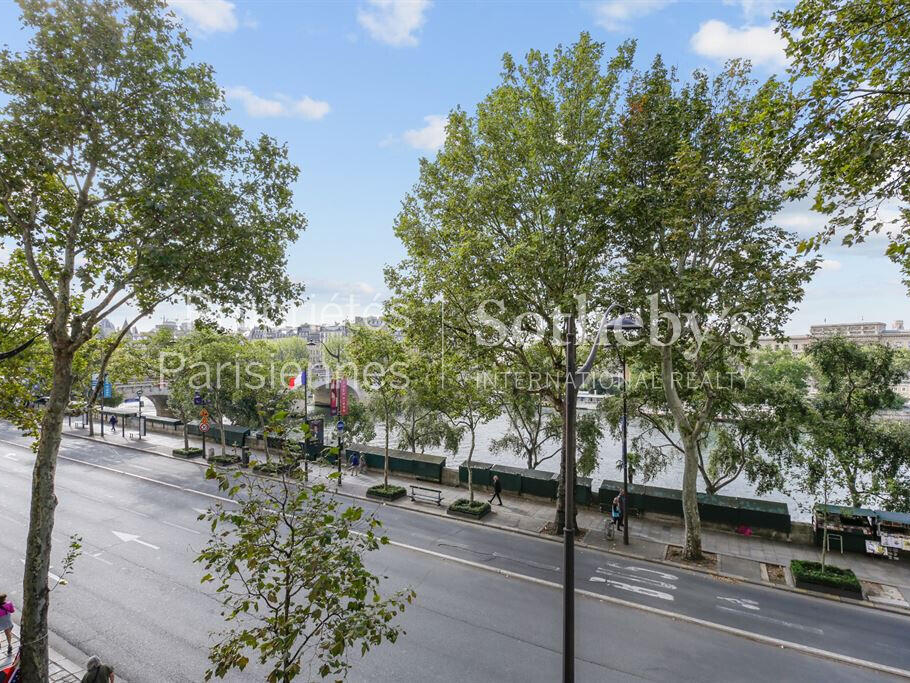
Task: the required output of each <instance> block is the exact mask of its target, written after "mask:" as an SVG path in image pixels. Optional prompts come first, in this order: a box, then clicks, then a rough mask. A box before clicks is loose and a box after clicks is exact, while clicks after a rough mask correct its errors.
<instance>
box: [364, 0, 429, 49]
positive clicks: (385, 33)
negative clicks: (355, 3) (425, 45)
mask: <svg viewBox="0 0 910 683" xmlns="http://www.w3.org/2000/svg"><path fill="white" fill-rule="evenodd" d="M368 5H369V6H368V7H362V8H360V9H359V10H357V21H358V22H359V23H360V25H361V26H363V27H364V28H365V29H366V30H367V31H368V32H369V34H370V35H371V36H373V38H375V39H376V40H378V41H380V42H382V43H386V44H388V45H394V46H395V47H403V46H414V45H417V36H415V35H414V34H415V33H416V32H417V31H418V30H419V29H420V27H421V26H423V24H424V22H425V21H426V16H425V14H426V11H427V9H428V8H429V7H430V2H429V0H368Z"/></svg>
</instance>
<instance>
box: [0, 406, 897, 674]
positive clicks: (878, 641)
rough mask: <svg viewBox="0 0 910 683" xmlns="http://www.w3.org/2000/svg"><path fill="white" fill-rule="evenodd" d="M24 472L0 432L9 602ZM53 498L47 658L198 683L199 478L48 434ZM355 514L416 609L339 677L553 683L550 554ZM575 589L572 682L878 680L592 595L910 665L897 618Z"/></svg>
mask: <svg viewBox="0 0 910 683" xmlns="http://www.w3.org/2000/svg"><path fill="white" fill-rule="evenodd" d="M31 465H32V455H31V453H30V451H29V449H28V447H27V440H25V439H22V438H21V437H20V436H19V434H18V433H17V432H15V430H12V429H10V428H8V426H6V425H2V424H0V477H2V484H0V491H2V495H0V576H2V577H3V582H2V583H3V584H4V585H3V586H0V589H3V590H7V591H8V592H10V593H12V594H13V595H17V594H18V593H19V586H20V585H21V573H22V561H21V558H22V557H23V552H24V546H25V536H26V528H27V522H28V496H29V485H30V477H31ZM57 495H58V501H59V505H58V511H57V524H56V529H55V539H54V544H55V545H54V548H55V553H54V564H55V566H56V567H57V568H58V569H59V561H60V559H61V558H62V555H63V554H64V552H65V548H66V544H67V538H68V536H69V535H70V534H71V533H79V534H80V535H81V536H82V537H83V539H84V544H85V551H84V555H83V556H82V557H81V558H80V559H79V561H78V564H77V568H76V573H75V574H74V575H73V576H72V577H71V580H70V582H69V585H67V586H62V587H60V588H58V589H57V590H56V591H55V592H54V595H53V602H52V616H51V624H52V628H53V630H54V631H55V633H56V634H57V635H58V636H60V638H61V639H62V642H55V643H53V644H54V645H55V646H59V647H61V649H63V650H64V654H67V653H66V651H65V650H66V645H67V644H70V645H71V646H73V647H76V648H78V649H79V650H80V651H83V652H88V653H97V654H100V655H101V656H103V657H104V658H105V659H106V660H109V661H111V662H113V663H115V664H116V666H117V668H118V671H119V672H120V673H121V674H122V675H123V676H124V677H125V678H126V680H128V681H134V682H135V681H152V680H154V681H161V680H167V681H200V680H202V674H203V672H204V671H205V668H206V663H207V660H206V651H207V648H208V646H209V645H210V644H211V642H212V640H211V635H210V634H211V632H212V631H216V630H217V629H218V628H219V627H220V623H221V622H220V619H219V604H218V602H217V600H216V599H215V598H214V597H213V596H212V595H211V593H210V592H209V591H208V589H205V588H203V587H201V586H200V584H199V577H200V575H201V574H202V572H201V571H200V568H199V567H198V565H194V564H193V563H192V559H193V558H194V557H195V555H196V553H197V552H198V550H199V549H200V548H201V547H202V545H203V544H204V543H205V539H206V536H205V534H206V528H205V526H204V525H203V524H202V523H201V522H199V521H197V519H196V518H197V516H198V514H199V511H201V510H203V509H205V508H206V507H208V505H209V504H211V502H212V496H213V495H217V491H216V490H215V488H214V486H213V484H212V482H207V481H205V480H204V479H203V477H202V475H201V470H200V468H199V467H198V466H196V465H193V464H191V463H184V462H181V461H176V460H170V459H167V458H161V457H156V456H152V455H147V454H143V453H139V452H137V451H134V450H130V449H125V448H120V447H114V446H109V445H99V444H95V443H91V442H88V441H85V440H80V439H73V438H65V439H64V442H63V448H62V451H61V459H60V462H59V466H58V473H57ZM364 507H366V508H367V509H368V510H371V511H375V512H376V514H377V516H378V517H379V518H380V519H381V520H382V522H383V525H384V528H385V532H386V533H387V535H388V536H389V537H390V538H391V539H392V540H393V541H394V542H395V543H396V545H393V546H390V547H386V548H384V549H383V550H381V551H379V552H378V553H374V554H372V556H371V557H370V559H369V564H370V566H371V568H373V569H374V570H375V571H377V572H381V573H382V574H384V575H386V576H388V577H389V578H388V580H387V581H386V582H385V584H384V585H386V586H387V587H388V588H387V589H388V590H392V589H395V588H398V587H403V586H405V585H411V586H413V587H414V588H415V589H416V591H417V594H418V598H417V601H416V604H415V605H413V606H411V607H410V608H409V609H408V611H407V612H406V614H405V617H404V619H403V625H404V627H405V629H406V631H407V635H406V636H404V637H403V638H402V639H400V640H399V641H398V643H396V644H395V645H393V646H383V647H381V648H379V649H378V650H377V651H375V652H373V653H371V654H370V655H369V657H368V658H367V659H365V660H358V661H357V663H356V665H355V667H354V669H353V671H352V674H351V676H350V679H351V680H364V681H367V680H373V681H375V680H382V681H385V680H425V681H433V680H438V681H449V680H453V679H455V678H461V679H465V680H491V681H522V682H526V681H537V680H556V679H558V676H559V671H560V652H559V647H560V643H561V639H560V626H561V623H560V605H561V603H560V600H561V598H560V591H559V589H558V587H555V586H553V585H551V584H557V583H558V582H559V580H560V572H561V567H560V565H561V559H562V558H561V548H560V546H559V545H558V544H555V543H552V542H549V541H546V540H539V539H535V538H530V537H527V536H521V535H517V534H512V533H509V532H504V531H499V530H496V529H490V528H488V527H483V526H479V525H473V524H467V523H461V522H457V521H454V520H449V519H446V518H440V517H437V516H433V515H425V514H420V513H415V512H412V511H407V510H402V509H399V508H394V507H389V506H376V505H373V504H365V505H364ZM431 553H432V554H431ZM440 555H444V556H446V557H447V558H451V559H446V558H445V557H440ZM474 565H480V566H481V567H486V568H488V569H489V568H495V569H498V570H502V571H503V572H507V573H508V574H509V575H502V574H498V573H495V572H491V571H488V570H487V569H483V568H480V567H477V566H474ZM52 571H54V569H53V568H52ZM518 575H520V576H522V577H529V579H534V580H536V581H532V580H529V579H528V578H519V577H518ZM576 577H577V586H576V587H577V588H578V589H579V590H580V591H585V593H579V595H578V599H577V607H576V610H577V646H576V653H577V657H578V662H577V672H578V680H579V681H613V680H616V681H625V680H701V681H710V680H723V681H732V680H743V681H749V680H759V679H767V678H768V677H769V676H770V677H771V679H772V680H794V679H797V678H801V679H803V680H807V681H814V680H825V681H840V680H844V681H846V680H851V681H855V680H857V679H860V680H878V679H879V678H882V679H885V678H886V677H885V676H883V675H881V674H878V673H875V672H873V671H870V670H867V669H860V668H856V667H853V666H849V665H845V664H841V663H835V662H831V661H828V660H826V659H824V658H819V657H813V656H808V655H805V654H802V653H800V652H796V651H793V650H790V649H780V648H776V647H771V646H769V645H767V644H763V643H760V642H755V641H754V640H751V639H749V638H745V637H741V636H736V635H730V634H729V633H723V632H719V631H717V630H716V629H715V628H710V627H706V626H702V625H698V624H695V623H689V622H688V621H685V620H680V619H673V618H670V617H668V616H662V615H660V614H656V613H649V612H645V611H641V610H639V609H634V608H631V607H626V606H622V605H620V604H615V603H610V602H604V601H603V600H600V599H597V597H595V595H601V596H604V597H605V598H607V599H611V600H617V599H619V600H624V601H629V602H633V603H636V604H639V605H642V606H644V607H647V608H652V609H655V610H661V611H665V612H673V613H677V614H679V615H683V616H685V617H691V618H695V619H700V620H703V621H704V622H706V623H708V624H715V625H720V626H724V627H731V628H735V629H740V630H742V631H745V632H748V633H750V634H755V635H757V636H765V637H772V638H777V639H781V640H784V641H788V642H792V643H796V644H798V645H803V646H807V647H812V648H819V649H822V650H828V651H835V652H840V653H843V654H846V655H849V656H851V657H855V658H859V659H863V660H869V661H872V662H877V663H880V664H884V665H888V666H892V667H898V668H902V669H910V648H908V647H907V643H908V642H910V620H908V619H907V618H906V617H903V616H899V615H893V614H888V613H884V612H881V611H877V610H872V609H866V608H861V607H854V606H849V605H842V604H839V603H835V602H830V601H825V600H819V599H815V598H811V597H804V596H801V595H796V594H792V593H787V592H783V591H778V590H774V589H770V588H763V587H760V586H754V585H748V584H740V583H733V582H728V581H719V580H718V579H715V578H712V577H708V576H705V575H702V574H698V573H693V572H687V571H685V570H678V569H675V568H673V569H668V568H667V567H666V566H663V565H657V564H650V563H646V562H638V561H629V560H627V559H624V558H621V557H619V556H616V555H610V554H607V553H602V552H597V551H588V550H580V551H579V552H578V555H577V566H576ZM8 584H12V585H11V590H10V589H7V588H6V585H8ZM588 593H590V594H595V595H588ZM228 680H238V681H240V680H261V675H257V674H256V673H254V672H251V673H249V674H247V675H243V676H241V675H232V676H231V677H230V678H229V679H228Z"/></svg>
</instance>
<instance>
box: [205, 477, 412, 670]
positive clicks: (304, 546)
mask: <svg viewBox="0 0 910 683" xmlns="http://www.w3.org/2000/svg"><path fill="white" fill-rule="evenodd" d="M207 476H208V477H209V478H211V479H215V480H217V482H218V484H219V487H220V488H221V490H222V491H223V492H225V494H226V495H228V496H229V497H231V498H233V499H234V500H235V501H236V505H231V504H218V505H216V506H215V507H213V508H212V509H210V510H209V512H208V513H207V514H205V515H202V516H200V519H205V520H206V521H208V522H210V523H211V529H212V536H211V538H210V540H209V542H208V544H207V545H206V547H205V548H204V549H203V550H202V552H201V553H200V554H199V557H198V558H197V562H198V563H200V564H201V565H202V566H203V567H204V569H205V571H206V574H205V576H203V578H202V581H203V583H211V584H213V585H214V586H215V587H216V595H218V597H219V599H220V600H221V602H222V605H223V607H224V608H223V612H222V614H223V616H224V618H225V621H226V624H227V628H226V630H225V631H224V632H222V633H221V634H220V636H219V640H218V642H217V643H216V644H215V645H214V646H213V647H212V650H211V652H210V660H211V662H212V667H211V668H210V669H209V670H208V671H207V672H206V676H205V678H206V680H211V679H212V678H213V677H218V678H224V677H226V676H230V675H232V672H233V671H235V670H239V671H243V670H244V669H245V668H246V667H247V665H248V664H249V661H250V658H251V657H253V658H256V659H258V661H259V662H260V663H261V664H263V665H265V666H266V667H267V668H268V674H267V678H266V680H268V681H270V682H279V681H280V682H282V683H284V682H287V681H292V680H295V679H297V678H303V679H305V680H314V679H315V678H317V677H319V678H326V677H329V676H332V677H337V678H344V676H345V674H346V672H347V671H348V669H349V668H350V667H351V657H352V656H354V655H356V654H359V655H361V656H362V655H365V654H366V653H367V652H368V651H369V650H370V649H371V648H373V647H375V646H378V645H379V644H381V643H382V642H383V641H388V642H391V643H394V642H395V641H396V639H397V638H398V636H399V634H400V633H401V629H400V627H399V626H397V625H396V624H395V622H394V619H395V618H396V617H397V616H398V615H400V614H401V612H402V611H403V610H404V609H405V607H406V605H407V604H408V603H410V602H411V600H413V598H414V592H413V591H412V590H404V591H400V592H397V593H394V594H392V595H390V596H387V597H383V596H382V595H381V594H380V592H379V584H380V578H379V577H377V576H376V575H374V574H372V573H371V572H370V571H369V570H367V568H366V567H365V566H364V563H363V559H364V555H365V554H366V553H368V552H372V551H374V550H376V549H378V548H379V546H380V545H381V544H384V543H387V542H388V540H387V539H386V538H385V537H384V536H380V535H378V533H377V532H378V528H379V526H380V524H379V521H378V520H376V519H375V518H373V517H368V516H365V515H364V512H363V510H362V509H361V508H359V507H344V506H343V505H342V504H341V503H340V502H339V501H338V500H336V499H335V498H333V497H331V496H330V495H328V493H327V492H326V489H325V487H324V486H322V485H318V486H314V487H313V488H312V489H307V488H306V487H302V486H297V485H296V484H294V483H292V482H291V481H289V480H288V479H287V478H285V477H282V478H281V479H280V481H277V482H276V481H273V480H266V479H262V478H259V477H244V476H241V475H236V476H235V477H234V478H228V477H227V476H226V475H223V474H219V473H218V472H216V471H215V470H213V469H209V471H208V473H207Z"/></svg>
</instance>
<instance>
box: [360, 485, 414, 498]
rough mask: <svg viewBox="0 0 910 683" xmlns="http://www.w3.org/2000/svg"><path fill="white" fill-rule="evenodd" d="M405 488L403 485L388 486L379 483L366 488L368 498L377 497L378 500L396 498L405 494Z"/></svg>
mask: <svg viewBox="0 0 910 683" xmlns="http://www.w3.org/2000/svg"><path fill="white" fill-rule="evenodd" d="M407 493H408V492H407V489H405V488H404V487H403V486H394V485H391V484H390V485H389V487H388V488H386V487H385V486H383V485H382V484H379V485H378V486H371V487H370V488H368V489H367V497H368V498H378V499H380V500H398V499H399V498H403V497H404V496H406V495H407Z"/></svg>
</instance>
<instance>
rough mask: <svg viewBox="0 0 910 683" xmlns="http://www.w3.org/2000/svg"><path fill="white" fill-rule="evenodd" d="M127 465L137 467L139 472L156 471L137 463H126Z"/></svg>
mask: <svg viewBox="0 0 910 683" xmlns="http://www.w3.org/2000/svg"><path fill="white" fill-rule="evenodd" d="M126 464H128V465H129V466H130V467H135V468H136V469H137V470H145V471H146V472H154V471H155V470H153V469H151V468H150V467H143V466H142V465H137V464H136V463H133V462H130V463H126Z"/></svg>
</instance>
